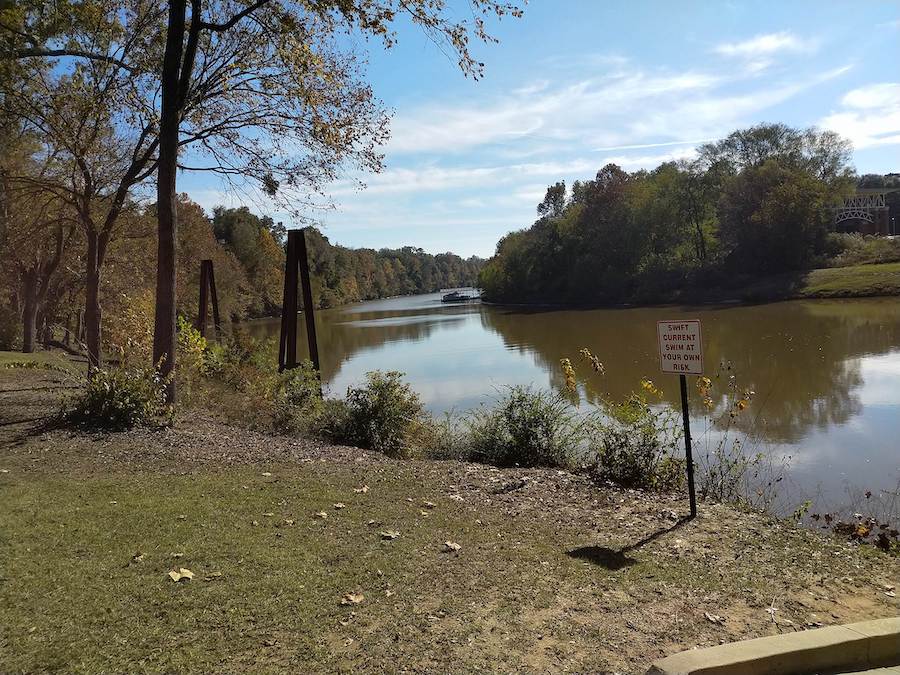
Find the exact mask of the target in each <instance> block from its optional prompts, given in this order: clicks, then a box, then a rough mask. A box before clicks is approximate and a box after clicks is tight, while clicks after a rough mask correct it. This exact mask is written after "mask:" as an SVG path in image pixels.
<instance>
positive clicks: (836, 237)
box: [826, 232, 900, 267]
mask: <svg viewBox="0 0 900 675" xmlns="http://www.w3.org/2000/svg"><path fill="white" fill-rule="evenodd" d="M826 253H827V254H828V257H829V260H828V261H827V262H828V265H829V266H830V267H846V266H849V265H867V264H872V263H888V262H897V261H900V240H898V239H886V238H885V237H873V236H869V235H862V234H858V233H843V232H832V233H830V234H829V235H828V239H827V241H826Z"/></svg>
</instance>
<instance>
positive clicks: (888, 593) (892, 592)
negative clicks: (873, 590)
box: [884, 591, 897, 598]
mask: <svg viewBox="0 0 900 675" xmlns="http://www.w3.org/2000/svg"><path fill="white" fill-rule="evenodd" d="M884 594H885V595H886V596H888V597H889V598H896V597H897V594H896V593H894V591H885V592H884Z"/></svg>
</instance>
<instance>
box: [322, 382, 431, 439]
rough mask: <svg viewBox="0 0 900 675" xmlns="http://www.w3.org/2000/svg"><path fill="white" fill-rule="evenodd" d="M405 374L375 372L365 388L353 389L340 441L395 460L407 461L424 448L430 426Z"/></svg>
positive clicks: (348, 400)
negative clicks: (426, 428) (427, 426)
mask: <svg viewBox="0 0 900 675" xmlns="http://www.w3.org/2000/svg"><path fill="white" fill-rule="evenodd" d="M402 377H403V373H398V372H396V371H390V372H386V373H383V372H381V371H377V370H376V371H373V372H371V373H367V374H366V384H365V386H363V387H357V388H353V387H351V388H349V389H348V390H347V399H346V420H345V422H344V423H343V428H342V429H336V430H335V432H336V435H338V436H339V437H338V438H335V440H338V441H345V442H348V443H352V444H355V445H359V446H360V447H364V448H369V449H372V450H377V451H379V452H383V453H385V454H386V455H389V456H391V457H407V456H409V455H411V454H413V451H414V450H415V449H416V448H417V447H418V446H420V445H421V441H422V433H423V431H424V427H425V425H426V416H425V410H424V408H423V406H422V402H421V400H420V399H419V396H418V395H417V394H416V393H415V392H414V391H413V390H412V389H411V388H410V386H409V385H408V384H406V383H404V382H403V381H402V379H401V378H402Z"/></svg>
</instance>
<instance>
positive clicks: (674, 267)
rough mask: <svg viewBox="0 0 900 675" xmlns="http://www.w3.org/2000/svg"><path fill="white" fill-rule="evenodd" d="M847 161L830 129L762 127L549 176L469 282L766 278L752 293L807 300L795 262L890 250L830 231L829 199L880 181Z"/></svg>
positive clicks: (497, 291)
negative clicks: (592, 172) (566, 179)
mask: <svg viewBox="0 0 900 675" xmlns="http://www.w3.org/2000/svg"><path fill="white" fill-rule="evenodd" d="M849 158H850V146H849V144H848V143H847V142H846V141H845V140H843V139H841V138H840V137H839V136H837V135H836V134H834V133H832V132H823V131H819V130H816V129H808V130H798V129H792V128H790V127H787V126H785V125H782V124H766V125H760V126H756V127H752V128H749V129H742V130H738V131H735V132H733V133H732V134H730V135H729V136H728V137H726V138H724V139H722V140H720V141H717V142H713V143H708V144H705V145H702V146H701V147H700V148H699V153H698V157H697V158H696V159H695V160H692V161H681V162H669V163H665V164H662V165H660V166H659V167H657V168H656V169H654V170H652V171H645V170H641V171H637V172H634V173H628V172H626V171H623V170H622V169H621V168H619V167H618V166H616V165H613V164H610V165H608V166H606V167H604V168H602V169H601V170H600V171H598V172H597V175H596V177H595V178H594V179H593V180H588V181H576V182H575V183H574V184H573V185H572V186H571V188H570V189H569V188H567V186H566V185H565V183H562V182H560V183H556V184H555V185H553V186H550V187H549V188H548V189H547V193H546V196H545V198H544V200H543V201H542V202H541V203H540V204H539V205H538V207H537V212H538V216H539V217H538V220H537V221H535V223H534V224H533V225H532V226H531V227H530V228H528V229H525V230H520V231H517V232H512V233H510V234H508V235H506V236H505V237H504V238H503V239H501V240H500V242H499V243H498V245H497V251H496V254H495V255H494V257H493V258H491V260H490V261H489V263H488V264H487V265H486V266H485V268H484V270H483V271H482V273H481V276H480V284H481V286H482V288H483V289H484V294H485V297H487V298H489V299H490V300H493V301H497V302H515V303H577V304H604V303H605V304H621V303H630V302H666V301H679V300H680V301H692V300H701V301H715V300H732V299H751V298H745V290H747V289H748V288H749V287H753V286H754V284H757V285H759V286H760V287H765V288H766V289H767V290H766V295H765V297H762V298H759V295H760V290H761V288H758V289H757V292H756V294H755V296H756V298H758V299H784V298H788V297H808V296H806V295H803V293H802V292H801V293H800V295H799V296H798V295H797V289H796V288H795V287H796V286H797V280H798V275H801V274H803V273H804V272H806V271H807V270H810V269H812V268H815V267H829V266H834V267H836V266H845V265H859V264H863V263H888V262H896V261H898V260H900V243H898V242H896V241H891V240H884V239H878V238H874V237H863V236H861V235H850V234H842V233H838V232H834V225H833V211H832V209H833V207H835V206H836V205H838V204H839V203H840V202H841V200H842V199H843V197H844V196H846V195H847V194H849V193H850V192H851V191H852V190H853V187H854V184H855V183H857V182H859V184H861V185H870V184H874V183H875V182H877V181H875V180H874V179H875V178H881V177H876V176H864V177H862V178H859V179H857V178H856V176H855V175H854V173H853V170H852V167H851V166H850V164H849ZM884 179H885V180H888V181H890V180H892V177H890V176H888V177H884ZM881 182H882V183H883V182H884V180H883V181H881ZM897 290H898V289H897V287H896V286H895V285H892V284H889V283H884V284H881V285H879V286H875V287H870V286H857V285H851V286H849V287H848V288H847V292H846V295H862V294H866V293H867V292H875V293H878V292H881V293H896V292H897ZM810 293H811V292H810ZM749 295H750V296H754V293H753V292H752V291H751V292H750V293H749Z"/></svg>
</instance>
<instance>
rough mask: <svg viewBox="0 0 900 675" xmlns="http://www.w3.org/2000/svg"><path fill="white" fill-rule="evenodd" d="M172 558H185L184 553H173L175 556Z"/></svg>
mask: <svg viewBox="0 0 900 675" xmlns="http://www.w3.org/2000/svg"><path fill="white" fill-rule="evenodd" d="M172 557H173V558H176V559H177V558H183V557H184V553H173V554H172Z"/></svg>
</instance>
